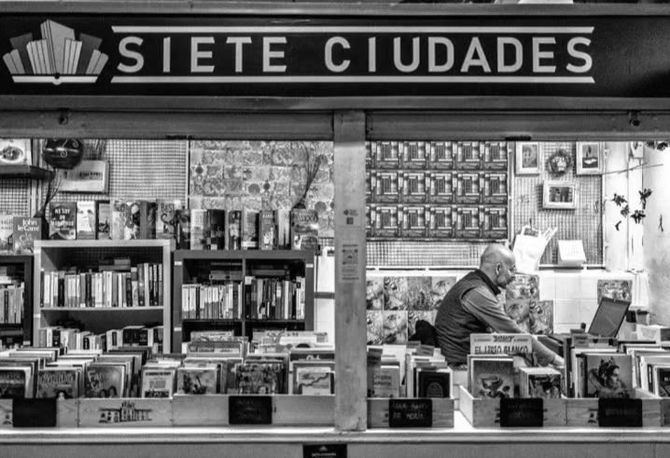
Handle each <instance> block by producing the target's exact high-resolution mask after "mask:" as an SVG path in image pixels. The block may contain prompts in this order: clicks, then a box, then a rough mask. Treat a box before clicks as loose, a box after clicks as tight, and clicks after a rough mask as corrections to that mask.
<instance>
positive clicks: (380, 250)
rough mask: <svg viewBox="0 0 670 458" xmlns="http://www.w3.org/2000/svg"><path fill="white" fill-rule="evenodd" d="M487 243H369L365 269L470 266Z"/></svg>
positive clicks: (476, 260) (475, 261) (476, 263)
mask: <svg viewBox="0 0 670 458" xmlns="http://www.w3.org/2000/svg"><path fill="white" fill-rule="evenodd" d="M486 245H487V242H439V243H435V242H411V241H406V240H394V241H368V242H367V266H368V267H470V266H478V265H479V256H480V255H481V253H482V251H483V250H484V248H485V247H486Z"/></svg>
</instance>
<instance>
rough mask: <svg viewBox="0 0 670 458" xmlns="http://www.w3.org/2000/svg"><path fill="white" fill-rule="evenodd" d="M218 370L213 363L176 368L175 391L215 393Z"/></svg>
mask: <svg viewBox="0 0 670 458" xmlns="http://www.w3.org/2000/svg"><path fill="white" fill-rule="evenodd" d="M218 375H219V370H218V369H217V367H216V366H214V365H204V366H198V367H196V366H189V367H180V368H179V369H177V393H179V394H216V393H218V392H219V390H218Z"/></svg>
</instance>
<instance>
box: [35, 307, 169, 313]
mask: <svg viewBox="0 0 670 458" xmlns="http://www.w3.org/2000/svg"><path fill="white" fill-rule="evenodd" d="M152 310H163V307H162V306H160V307H157V306H149V307H44V308H40V312H86V313H88V312H141V311H145V312H146V311H152Z"/></svg>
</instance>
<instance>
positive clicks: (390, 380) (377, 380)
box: [368, 366, 400, 398]
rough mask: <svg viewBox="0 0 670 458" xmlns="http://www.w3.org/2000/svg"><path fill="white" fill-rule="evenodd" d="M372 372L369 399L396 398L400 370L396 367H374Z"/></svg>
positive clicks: (398, 389)
mask: <svg viewBox="0 0 670 458" xmlns="http://www.w3.org/2000/svg"><path fill="white" fill-rule="evenodd" d="M370 370H371V372H372V387H371V389H369V390H368V391H369V393H370V396H371V397H375V398H397V397H398V396H400V368H399V367H397V366H376V367H373V368H371V369H370Z"/></svg>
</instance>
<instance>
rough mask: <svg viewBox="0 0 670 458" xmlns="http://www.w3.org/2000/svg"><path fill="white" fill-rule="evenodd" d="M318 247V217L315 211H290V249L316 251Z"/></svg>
mask: <svg viewBox="0 0 670 458" xmlns="http://www.w3.org/2000/svg"><path fill="white" fill-rule="evenodd" d="M318 245H319V215H318V213H317V212H316V210H309V209H306V208H294V209H293V210H291V249H292V250H316V249H317V248H318Z"/></svg>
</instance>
